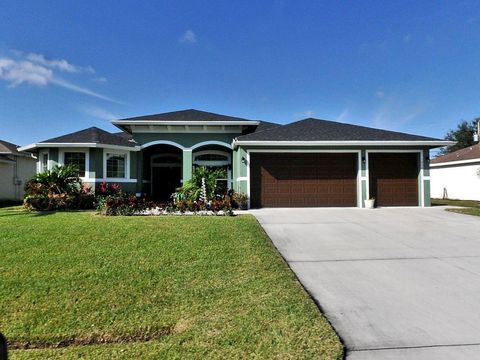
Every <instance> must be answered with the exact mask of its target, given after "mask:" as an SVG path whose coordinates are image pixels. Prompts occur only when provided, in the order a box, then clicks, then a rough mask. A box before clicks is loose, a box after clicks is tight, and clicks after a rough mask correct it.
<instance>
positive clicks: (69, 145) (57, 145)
mask: <svg viewBox="0 0 480 360" xmlns="http://www.w3.org/2000/svg"><path fill="white" fill-rule="evenodd" d="M62 147H64V148H72V147H73V148H100V149H113V150H127V151H140V146H133V147H130V146H120V145H108V144H99V143H46V142H44V143H34V144H30V145H26V146H22V147H19V148H18V150H19V151H26V150H31V149H35V148H62Z"/></svg>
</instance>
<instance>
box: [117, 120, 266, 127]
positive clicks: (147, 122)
mask: <svg viewBox="0 0 480 360" xmlns="http://www.w3.org/2000/svg"><path fill="white" fill-rule="evenodd" d="M112 124H113V125H198V126H200V125H223V126H228V125H232V126H237V125H250V126H251V125H259V124H260V121H253V120H231V121H168V120H134V121H129V120H114V121H112Z"/></svg>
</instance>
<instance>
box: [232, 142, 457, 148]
mask: <svg viewBox="0 0 480 360" xmlns="http://www.w3.org/2000/svg"><path fill="white" fill-rule="evenodd" d="M453 144H455V142H454V141H446V140H431V141H430V140H418V141H403V140H397V141H395V140H393V141H387V140H383V141H355V140H354V141H242V140H234V141H233V145H234V146H266V147H275V146H302V147H303V146H389V147H390V146H429V147H432V148H433V147H442V146H447V145H453Z"/></svg>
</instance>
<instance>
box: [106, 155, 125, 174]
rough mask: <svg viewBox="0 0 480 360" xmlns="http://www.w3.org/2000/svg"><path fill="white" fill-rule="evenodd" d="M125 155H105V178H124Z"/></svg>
mask: <svg viewBox="0 0 480 360" xmlns="http://www.w3.org/2000/svg"><path fill="white" fill-rule="evenodd" d="M126 162H127V155H126V154H109V153H107V178H125V174H126V171H125V170H126Z"/></svg>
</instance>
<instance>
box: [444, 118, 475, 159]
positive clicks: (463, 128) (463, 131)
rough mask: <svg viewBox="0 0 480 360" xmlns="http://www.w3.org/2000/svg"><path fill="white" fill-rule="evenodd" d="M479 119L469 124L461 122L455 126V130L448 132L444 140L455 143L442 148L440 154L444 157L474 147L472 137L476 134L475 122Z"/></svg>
mask: <svg viewBox="0 0 480 360" xmlns="http://www.w3.org/2000/svg"><path fill="white" fill-rule="evenodd" d="M479 119H480V118H477V119H474V120H472V121H470V122H468V121H465V120H463V121H461V122H460V123H459V124H458V125H457V128H456V129H455V130H450V131H449V132H448V133H447V134H446V135H445V140H450V141H456V142H457V143H456V144H454V145H450V146H447V147H445V148H443V149H442V150H441V151H440V153H441V154H442V155H444V154H448V153H451V152H454V151H457V150H460V149H464V148H466V147H469V146H472V145H475V142H474V141H473V135H474V134H475V133H476V132H477V121H479Z"/></svg>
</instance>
